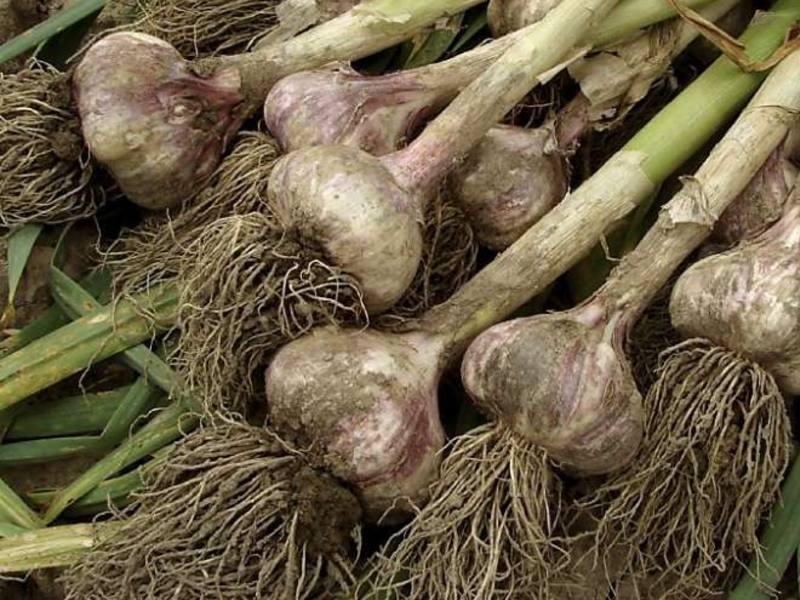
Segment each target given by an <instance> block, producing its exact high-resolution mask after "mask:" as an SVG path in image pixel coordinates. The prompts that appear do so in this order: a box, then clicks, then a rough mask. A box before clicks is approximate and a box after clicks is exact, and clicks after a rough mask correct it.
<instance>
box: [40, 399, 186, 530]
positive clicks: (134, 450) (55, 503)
mask: <svg viewBox="0 0 800 600" xmlns="http://www.w3.org/2000/svg"><path fill="white" fill-rule="evenodd" d="M199 420H200V418H199V416H198V415H197V414H196V413H194V412H192V410H191V408H190V406H189V403H185V402H181V401H177V402H175V403H173V404H171V405H170V406H169V407H167V408H165V409H164V410H163V411H161V412H160V413H159V414H158V415H156V417H155V418H154V419H153V420H152V421H150V422H149V423H148V424H147V425H145V426H144V427H142V428H141V429H140V430H139V431H137V432H136V433H135V434H133V435H132V436H131V437H130V438H128V439H127V440H125V442H124V443H123V444H122V445H121V446H119V447H118V448H117V449H116V450H114V451H113V452H111V453H110V454H109V455H108V456H106V457H104V458H103V459H102V460H100V461H99V462H98V463H96V464H95V465H93V466H92V467H91V468H89V470H88V471H86V472H85V473H84V474H83V475H81V476H80V477H78V479H76V480H75V481H73V482H72V483H71V484H69V485H68V486H67V487H65V488H63V489H61V490H59V492H58V493H57V494H55V496H54V497H53V499H52V501H51V504H50V506H49V507H48V509H47V512H46V513H45V515H44V521H45V523H51V522H53V520H54V519H56V518H57V517H58V516H59V515H60V514H61V513H62V512H63V511H64V510H65V509H66V508H68V507H69V506H71V505H73V504H74V503H75V502H77V501H78V500H80V499H81V498H82V497H83V496H85V495H86V494H88V493H89V492H91V491H92V490H94V489H95V488H97V486H98V485H100V484H101V483H102V482H103V481H105V480H106V479H109V478H110V477H113V476H114V475H116V474H117V473H119V472H120V471H122V470H123V469H125V468H127V467H129V466H130V465H132V464H134V463H136V462H138V461H140V460H141V459H143V458H145V457H146V456H149V455H151V454H153V453H154V452H156V451H157V450H160V449H161V448H163V447H164V446H166V445H168V444H171V443H172V442H174V441H175V440H177V439H178V438H180V437H181V436H183V435H184V434H185V433H186V432H188V431H191V430H192V429H193V428H194V427H196V426H197V424H198V423H199Z"/></svg>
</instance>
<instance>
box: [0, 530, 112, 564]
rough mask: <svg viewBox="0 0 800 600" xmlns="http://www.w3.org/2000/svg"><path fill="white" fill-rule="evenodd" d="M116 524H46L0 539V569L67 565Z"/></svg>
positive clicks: (109, 533) (108, 535)
mask: <svg viewBox="0 0 800 600" xmlns="http://www.w3.org/2000/svg"><path fill="white" fill-rule="evenodd" d="M119 527H120V525H119V524H115V523H104V524H103V525H87V524H82V525H66V526H61V527H47V528H45V529H39V530H38V531H29V532H27V533H23V534H21V535H16V536H12V537H8V538H6V539H4V540H0V573H27V572H29V571H33V570H35V569H48V568H53V567H68V566H70V565H72V564H75V562H76V561H78V560H79V559H80V558H81V557H83V556H85V555H86V554H87V553H88V552H89V551H90V550H91V549H92V548H93V547H94V546H96V545H97V544H98V543H100V542H102V541H103V540H104V539H108V538H109V537H110V536H111V535H113V534H114V533H115V532H116V530H117V529H118V528H119Z"/></svg>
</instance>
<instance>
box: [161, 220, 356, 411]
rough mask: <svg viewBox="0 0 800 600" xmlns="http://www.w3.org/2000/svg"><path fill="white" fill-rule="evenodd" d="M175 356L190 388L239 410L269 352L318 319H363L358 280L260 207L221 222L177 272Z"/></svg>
mask: <svg viewBox="0 0 800 600" xmlns="http://www.w3.org/2000/svg"><path fill="white" fill-rule="evenodd" d="M178 287H179V289H180V294H181V297H180V307H181V308H180V311H179V315H178V325H179V328H180V330H181V337H180V340H179V343H178V351H177V354H176V357H177V360H178V361H179V363H180V364H181V366H182V368H181V370H182V371H183V372H184V373H185V374H186V377H187V382H188V383H189V385H190V386H192V387H195V388H197V389H199V390H202V391H203V395H204V396H205V397H212V398H215V397H218V398H221V399H222V400H223V402H224V403H225V405H226V407H227V408H231V409H234V410H237V411H239V412H242V413H246V411H247V401H248V400H249V399H250V398H253V397H254V395H255V392H256V390H257V389H258V385H259V383H258V380H259V379H260V376H261V373H262V371H263V368H264V367H265V365H266V364H267V359H268V356H269V355H270V354H271V353H272V352H273V351H274V350H276V349H277V348H279V347H280V346H281V345H283V344H284V343H286V342H287V341H289V340H292V339H295V338H297V337H300V336H301V335H303V334H305V333H307V332H309V331H310V330H311V329H312V328H313V327H314V326H316V325H321V324H324V323H328V324H337V323H365V322H366V321H367V315H366V309H365V308H364V304H363V301H362V299H361V292H360V289H359V286H358V283H357V282H356V281H354V280H353V279H352V278H351V277H349V276H348V275H347V274H345V273H342V272H341V271H340V270H338V269H336V268H335V267H332V266H330V265H328V264H327V263H326V262H325V259H324V257H322V256H314V255H312V254H311V253H310V251H309V249H308V247H307V246H304V245H303V244H301V243H298V241H297V240H296V239H294V237H293V236H292V232H290V231H286V230H285V229H284V228H283V227H281V226H278V225H276V220H275V219H274V218H271V217H270V216H269V215H265V214H264V213H263V212H255V213H250V214H247V215H244V216H233V217H226V218H223V219H219V220H218V221H216V222H214V223H213V224H211V225H210V226H208V227H206V228H205V229H204V230H203V232H202V233H201V235H199V237H198V238H197V240H196V241H195V242H194V243H193V244H192V245H191V246H190V247H189V248H187V250H186V253H185V256H184V263H183V266H182V268H181V269H180V275H179V276H178Z"/></svg>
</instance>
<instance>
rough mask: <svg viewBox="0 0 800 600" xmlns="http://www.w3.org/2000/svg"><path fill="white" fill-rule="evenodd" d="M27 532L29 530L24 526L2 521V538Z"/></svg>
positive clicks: (0, 525)
mask: <svg viewBox="0 0 800 600" xmlns="http://www.w3.org/2000/svg"><path fill="white" fill-rule="evenodd" d="M27 532H28V530H27V529H25V528H24V527H20V526H18V525H12V524H11V523H0V538H8V537H13V536H15V535H21V534H23V533H27Z"/></svg>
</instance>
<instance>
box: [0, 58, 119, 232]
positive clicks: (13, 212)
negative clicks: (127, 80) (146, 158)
mask: <svg viewBox="0 0 800 600" xmlns="http://www.w3.org/2000/svg"><path fill="white" fill-rule="evenodd" d="M69 80H70V78H69V75H68V74H65V73H61V72H59V71H56V70H55V69H53V68H52V67H49V66H47V65H45V64H41V63H35V62H32V63H30V64H29V65H28V66H27V67H26V68H25V69H23V70H21V71H19V72H18V73H14V74H2V73H0V90H1V91H0V224H2V225H3V226H4V227H8V228H13V227H19V226H22V225H25V224H27V223H34V222H35V223H46V224H58V223H64V222H68V221H74V220H77V219H81V218H84V217H89V216H92V215H94V214H95V212H96V211H97V208H98V207H99V206H100V205H101V204H103V202H104V201H105V199H106V192H105V191H104V189H103V187H102V185H100V184H98V182H97V181H96V180H95V178H94V177H93V175H94V171H95V166H94V164H93V162H92V160H91V158H90V156H89V152H88V150H87V149H86V148H85V146H84V143H83V138H82V136H81V130H80V123H79V122H78V118H77V116H76V113H75V107H74V106H73V103H72V100H71V94H70V85H69Z"/></svg>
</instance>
